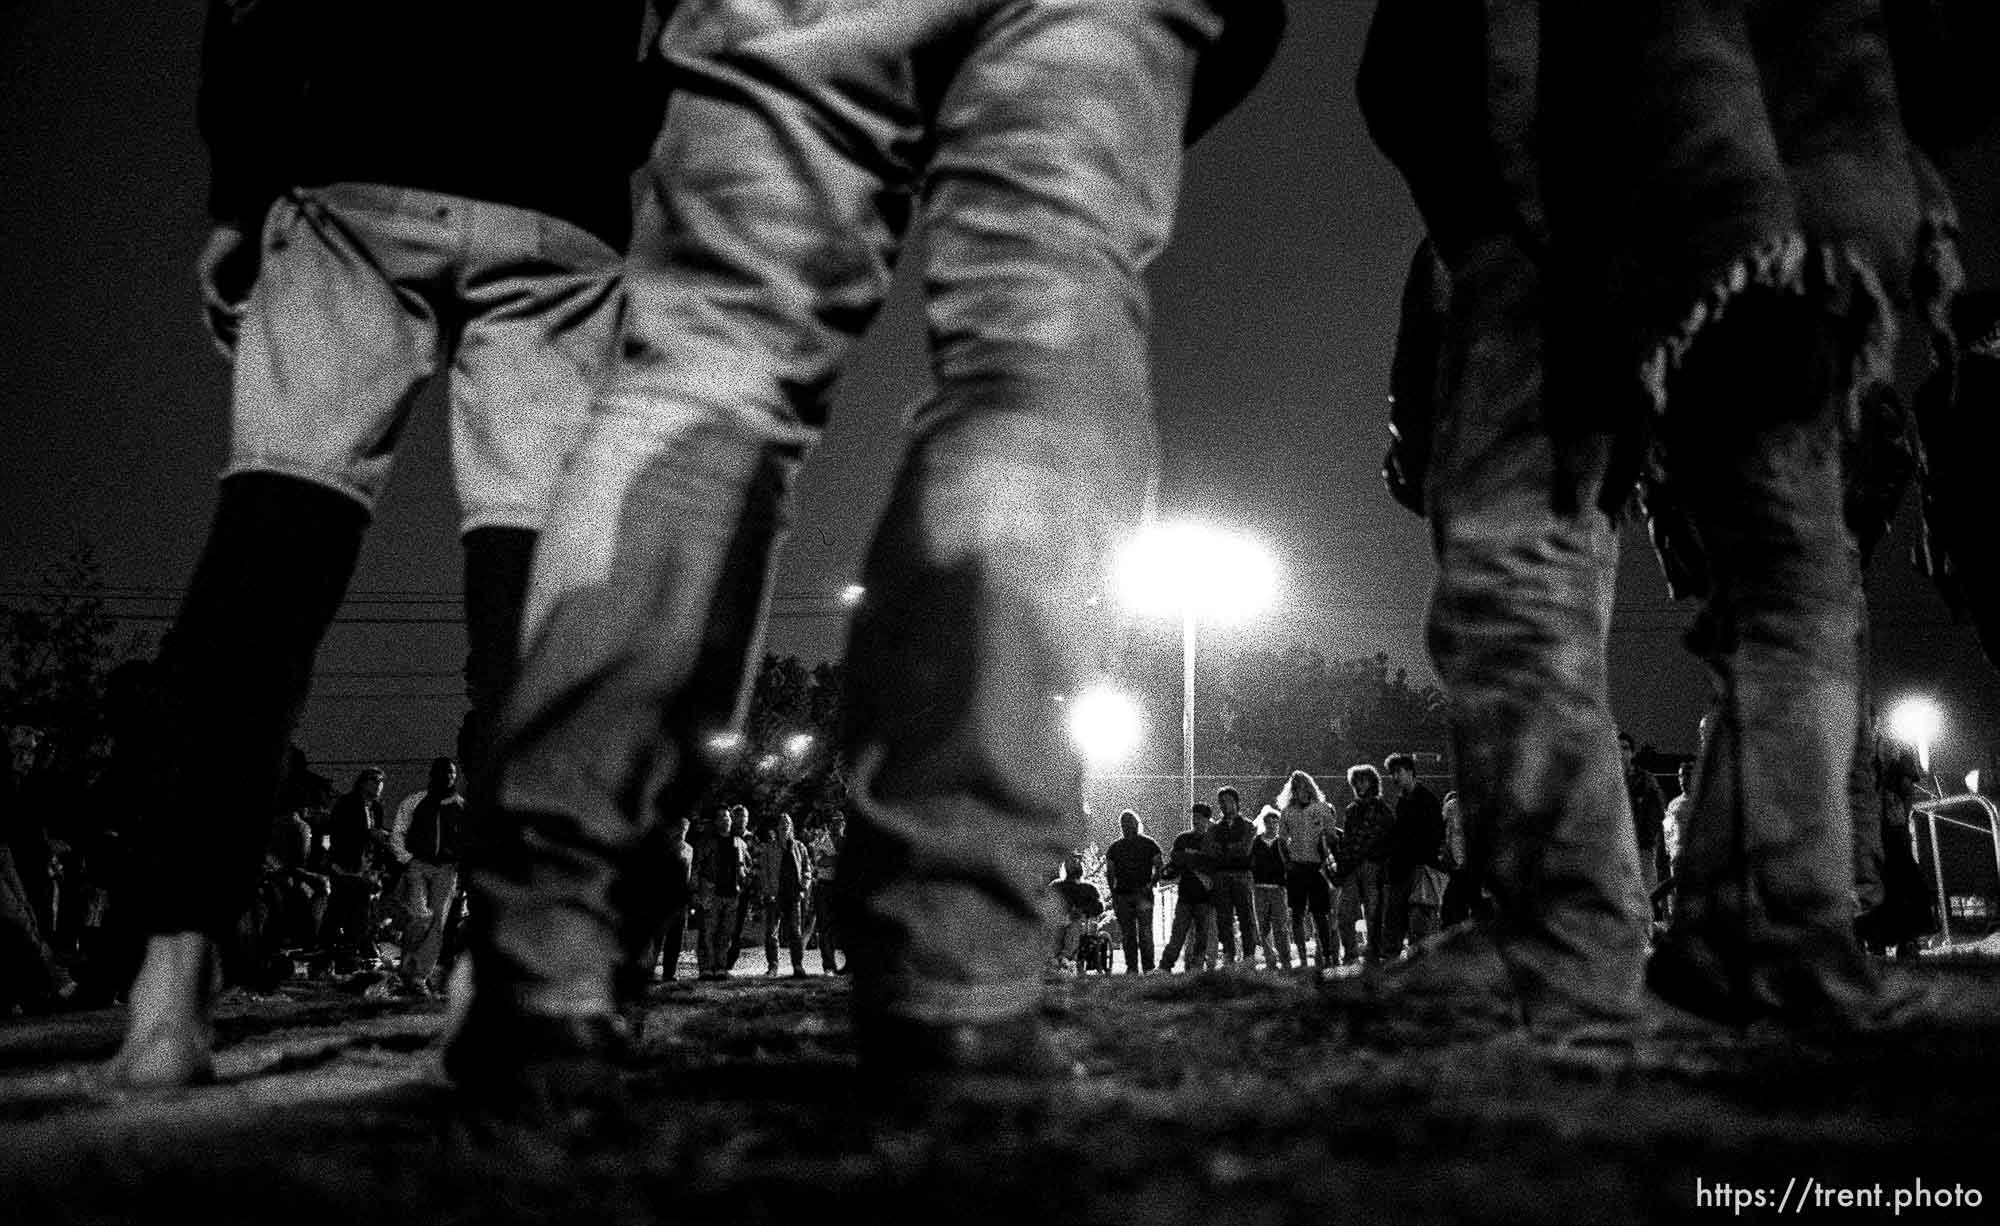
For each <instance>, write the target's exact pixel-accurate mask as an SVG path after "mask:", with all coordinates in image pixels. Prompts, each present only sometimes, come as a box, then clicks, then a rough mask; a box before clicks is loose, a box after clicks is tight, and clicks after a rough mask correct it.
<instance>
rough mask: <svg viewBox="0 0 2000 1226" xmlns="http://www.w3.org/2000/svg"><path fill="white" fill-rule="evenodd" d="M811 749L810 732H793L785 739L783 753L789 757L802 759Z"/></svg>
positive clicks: (811, 739)
mask: <svg viewBox="0 0 2000 1226" xmlns="http://www.w3.org/2000/svg"><path fill="white" fill-rule="evenodd" d="M812 747H813V734H812V733H810V732H794V733H793V734H792V735H790V736H788V737H786V738H785V753H786V754H788V755H789V756H791V757H794V758H803V757H805V756H806V751H807V750H809V749H811V748H812Z"/></svg>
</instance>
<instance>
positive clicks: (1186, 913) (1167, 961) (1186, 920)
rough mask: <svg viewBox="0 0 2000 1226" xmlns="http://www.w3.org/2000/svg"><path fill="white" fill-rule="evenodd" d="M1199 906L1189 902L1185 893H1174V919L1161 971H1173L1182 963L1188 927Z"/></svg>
mask: <svg viewBox="0 0 2000 1226" xmlns="http://www.w3.org/2000/svg"><path fill="white" fill-rule="evenodd" d="M1199 905H1200V904H1198V903H1191V902H1189V901H1188V900H1187V898H1186V896H1185V894H1184V893H1183V891H1180V890H1175V891H1174V918H1173V922H1172V923H1171V924H1169V925H1168V926H1167V947H1166V949H1165V950H1163V951H1162V952H1161V954H1160V969H1161V970H1163V971H1172V970H1173V969H1174V963H1176V962H1178V961H1180V957H1181V950H1182V949H1183V948H1184V947H1185V946H1186V945H1187V939H1188V926H1189V925H1190V924H1191V923H1193V921H1194V913H1195V909H1196V907H1197V906H1199ZM1190 962H1192V959H1190Z"/></svg>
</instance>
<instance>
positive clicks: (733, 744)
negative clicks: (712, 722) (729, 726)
mask: <svg viewBox="0 0 2000 1226" xmlns="http://www.w3.org/2000/svg"><path fill="white" fill-rule="evenodd" d="M707 745H708V747H709V748H710V749H711V750H713V751H714V752H716V753H734V752H735V751H736V750H738V749H741V748H743V734H742V733H740V732H718V733H716V734H715V735H714V736H712V737H710V738H708V741H707Z"/></svg>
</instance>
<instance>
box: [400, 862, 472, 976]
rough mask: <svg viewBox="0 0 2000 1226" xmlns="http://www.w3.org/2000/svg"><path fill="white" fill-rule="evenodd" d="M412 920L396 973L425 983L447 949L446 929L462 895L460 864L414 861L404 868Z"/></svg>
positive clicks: (406, 933)
mask: <svg viewBox="0 0 2000 1226" xmlns="http://www.w3.org/2000/svg"><path fill="white" fill-rule="evenodd" d="M403 879H404V880H403V888H404V889H405V891H407V892H406V894H405V895H404V900H405V903H406V905H407V906H408V908H409V922H408V923H407V924H406V925H404V927H403V960H402V962H401V964H400V965H399V966H398V967H397V971H396V973H397V974H399V975H401V976H402V977H403V978H404V979H406V980H408V981H409V982H411V983H423V982H424V981H425V980H427V979H429V978H430V976H431V972H432V971H434V970H436V969H437V964H438V957H439V955H440V954H442V953H443V952H444V929H445V924H446V922H447V921H449V920H450V919H451V906H452V902H453V901H454V900H455V899H456V898H457V897H458V865H456V864H434V863H432V862H431V861H429V860H412V861H410V862H409V864H407V865H406V866H404V868H403Z"/></svg>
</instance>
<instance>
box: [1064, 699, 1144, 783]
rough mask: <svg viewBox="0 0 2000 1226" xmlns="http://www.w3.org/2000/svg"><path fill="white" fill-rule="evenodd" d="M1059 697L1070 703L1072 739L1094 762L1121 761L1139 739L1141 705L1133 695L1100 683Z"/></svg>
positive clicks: (1107, 763) (1093, 763)
mask: <svg viewBox="0 0 2000 1226" xmlns="http://www.w3.org/2000/svg"><path fill="white" fill-rule="evenodd" d="M1056 701H1057V702H1066V703H1067V705H1068V707H1069V720H1068V723H1069V736H1070V740H1071V741H1072V742H1074V743H1075V745H1076V747H1077V750H1078V751H1079V752H1081V753H1082V754H1083V756H1084V760H1085V761H1087V762H1089V763H1090V764H1091V765H1093V766H1108V765H1110V764H1112V763H1114V762H1117V761H1118V760H1120V759H1121V758H1123V757H1124V756H1125V755H1126V754H1128V753H1131V752H1132V747H1133V746H1134V745H1137V744H1138V743H1139V706H1138V704H1137V703H1135V702H1133V701H1132V699H1131V698H1130V697H1129V696H1127V695H1125V694H1121V693H1119V692H1118V691H1117V690H1114V689H1110V688H1107V687H1098V688H1095V689H1090V690H1085V691H1084V692H1083V693H1081V694H1078V695H1077V696H1076V697H1075V698H1074V699H1064V698H1063V696H1062V695H1060V694H1059V695H1057V696H1056Z"/></svg>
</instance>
